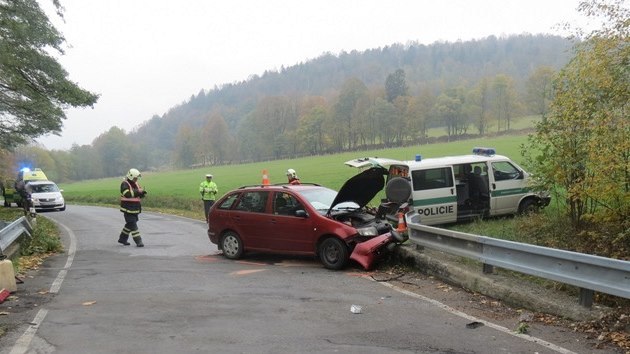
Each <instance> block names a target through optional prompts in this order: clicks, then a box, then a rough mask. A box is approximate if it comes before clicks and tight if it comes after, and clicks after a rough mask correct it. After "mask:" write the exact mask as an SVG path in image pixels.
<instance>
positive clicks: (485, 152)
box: [472, 147, 497, 156]
mask: <svg viewBox="0 0 630 354" xmlns="http://www.w3.org/2000/svg"><path fill="white" fill-rule="evenodd" d="M472 152H473V155H482V156H494V155H496V154H497V151H496V150H495V149H494V148H487V147H475V148H473V150H472Z"/></svg>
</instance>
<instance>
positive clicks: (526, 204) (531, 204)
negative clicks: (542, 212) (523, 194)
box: [518, 198, 538, 215]
mask: <svg viewBox="0 0 630 354" xmlns="http://www.w3.org/2000/svg"><path fill="white" fill-rule="evenodd" d="M537 211H538V206H537V205H536V203H535V201H534V199H532V198H528V199H525V200H523V201H522V202H521V204H520V205H519V206H518V213H519V214H521V215H527V214H531V213H535V212H537Z"/></svg>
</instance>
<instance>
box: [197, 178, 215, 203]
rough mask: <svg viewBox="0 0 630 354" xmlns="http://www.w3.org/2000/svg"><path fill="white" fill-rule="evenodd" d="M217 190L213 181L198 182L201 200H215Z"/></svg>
mask: <svg viewBox="0 0 630 354" xmlns="http://www.w3.org/2000/svg"><path fill="white" fill-rule="evenodd" d="M218 192H219V188H217V184H216V183H214V182H213V181H210V182H208V181H203V182H201V184H199V193H200V194H201V199H202V200H215V199H216V197H217V193H218Z"/></svg>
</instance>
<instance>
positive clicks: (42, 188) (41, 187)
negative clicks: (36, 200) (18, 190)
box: [31, 184, 59, 193]
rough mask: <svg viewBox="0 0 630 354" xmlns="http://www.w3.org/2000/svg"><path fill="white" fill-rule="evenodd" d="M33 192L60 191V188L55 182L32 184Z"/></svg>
mask: <svg viewBox="0 0 630 354" xmlns="http://www.w3.org/2000/svg"><path fill="white" fill-rule="evenodd" d="M31 188H32V189H33V193H50V192H59V188H57V185H55V184H35V185H31Z"/></svg>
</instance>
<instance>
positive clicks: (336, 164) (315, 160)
mask: <svg viewBox="0 0 630 354" xmlns="http://www.w3.org/2000/svg"><path fill="white" fill-rule="evenodd" d="M526 140H527V136H526V135H518V136H502V137H496V138H482V139H473V140H463V141H457V142H451V143H438V144H428V145H417V146H409V147H401V148H392V149H381V150H369V151H356V152H346V153H341V154H335V155H324V156H311V157H304V158H299V159H291V160H275V161H267V162H257V163H248V164H242V165H223V166H209V167H205V168H199V169H190V170H177V171H164V172H143V173H142V178H141V180H140V184H141V185H142V186H143V187H144V188H145V189H146V190H147V191H148V195H147V198H146V199H145V201H144V203H143V204H144V205H146V206H149V207H151V206H153V207H164V208H170V209H184V210H194V211H195V210H200V211H201V210H202V209H201V208H202V207H201V203H200V201H199V199H200V198H199V193H198V187H199V183H201V181H202V180H203V179H204V175H205V174H206V173H212V174H213V175H214V181H215V182H216V183H217V185H218V186H219V196H221V195H223V194H224V193H226V192H228V191H230V190H232V189H234V188H237V187H240V186H243V185H253V184H260V183H261V182H262V171H263V170H264V169H266V170H267V171H268V175H269V179H270V182H271V183H282V182H286V177H285V171H286V170H287V169H288V168H293V169H295V170H296V171H297V172H298V176H299V177H300V179H301V180H302V182H312V183H318V184H321V185H323V186H327V187H330V188H333V189H335V190H338V189H339V188H340V187H341V185H342V184H343V183H344V182H345V181H346V180H347V179H348V178H350V177H351V176H353V175H354V174H356V173H357V170H356V169H354V168H351V167H348V166H346V165H344V162H345V161H348V160H351V159H355V158H359V157H367V156H370V157H372V156H377V157H387V158H392V159H397V160H412V159H413V158H414V157H415V155H416V154H420V155H422V157H423V158H428V157H440V156H449V155H463V154H469V153H470V152H471V150H472V148H473V147H474V146H487V147H494V148H495V149H496V150H497V153H498V154H501V155H506V156H508V157H510V158H512V159H513V160H514V161H516V162H517V163H520V162H521V153H520V146H521V144H523V143H525V142H526ZM130 167H133V166H130ZM121 180H122V176H121V177H118V178H105V179H98V180H89V181H82V182H76V183H66V184H61V185H60V187H61V188H62V189H63V190H64V196H65V197H66V199H67V201H68V203H70V204H72V203H106V204H117V203H118V197H119V191H118V189H119V187H120V182H121ZM379 197H380V196H379ZM379 197H377V198H379Z"/></svg>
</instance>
